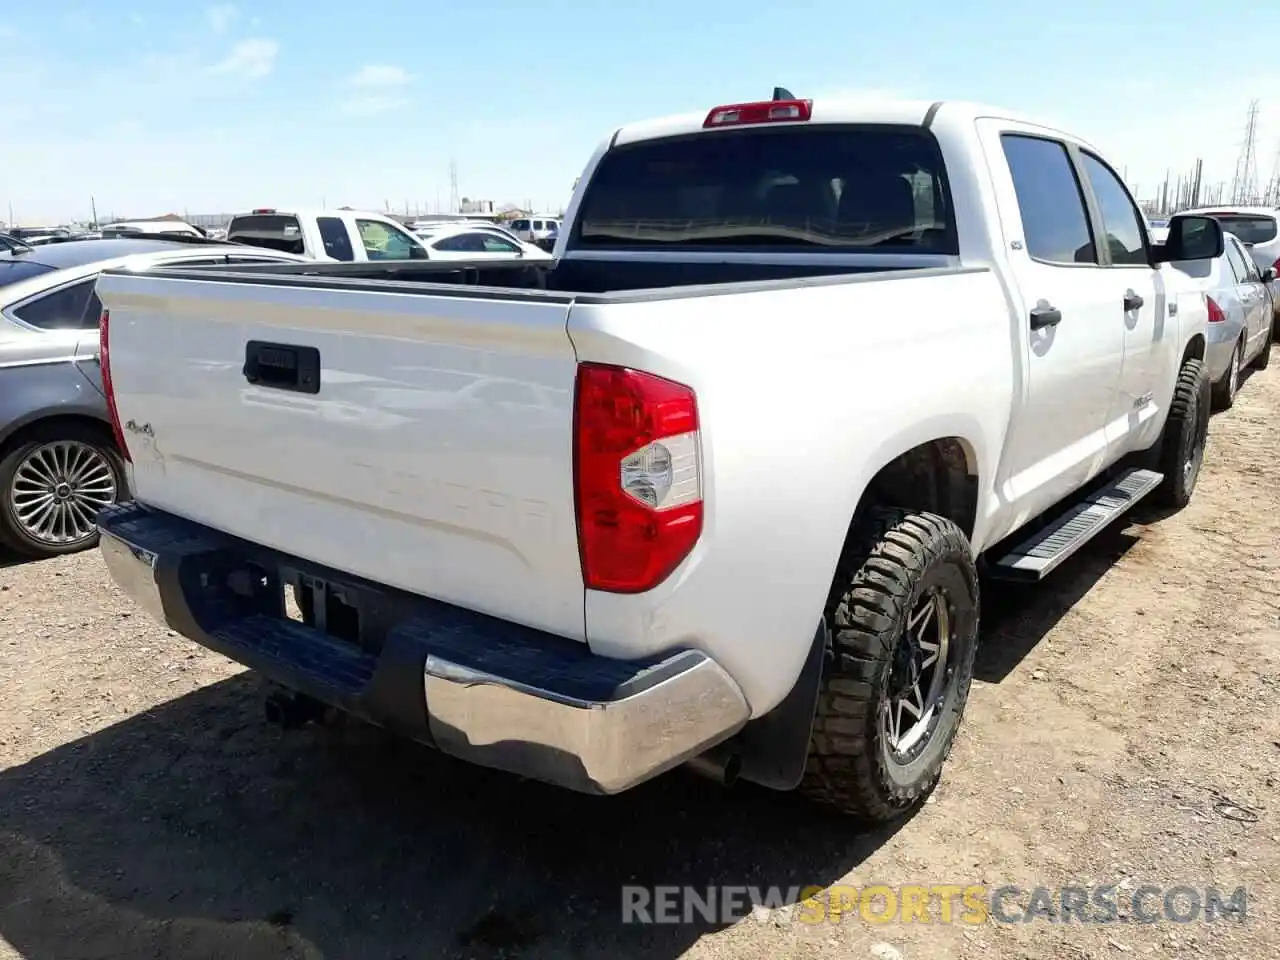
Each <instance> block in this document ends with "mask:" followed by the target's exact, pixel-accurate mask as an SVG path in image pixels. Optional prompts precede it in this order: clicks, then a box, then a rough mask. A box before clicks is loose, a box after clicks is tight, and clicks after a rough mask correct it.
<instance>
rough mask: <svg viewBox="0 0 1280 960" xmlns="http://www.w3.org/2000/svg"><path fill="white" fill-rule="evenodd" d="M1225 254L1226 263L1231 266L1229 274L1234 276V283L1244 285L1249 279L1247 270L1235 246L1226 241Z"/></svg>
mask: <svg viewBox="0 0 1280 960" xmlns="http://www.w3.org/2000/svg"><path fill="white" fill-rule="evenodd" d="M1224 249H1225V250H1226V253H1227V263H1228V264H1230V265H1231V272H1232V273H1233V274H1234V275H1235V281H1236V283H1245V282H1246V281H1248V279H1249V268H1248V267H1246V266H1245V265H1244V260H1243V259H1242V258H1241V256H1240V251H1239V249H1237V248H1236V245H1235V244H1234V243H1232V242H1231V241H1230V240H1228V241H1227V242H1226V244H1225V246H1224Z"/></svg>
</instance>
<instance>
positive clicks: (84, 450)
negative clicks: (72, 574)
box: [0, 424, 127, 557]
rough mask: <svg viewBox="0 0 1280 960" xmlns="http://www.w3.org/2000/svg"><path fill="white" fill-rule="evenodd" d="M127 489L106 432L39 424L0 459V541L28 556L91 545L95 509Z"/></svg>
mask: <svg viewBox="0 0 1280 960" xmlns="http://www.w3.org/2000/svg"><path fill="white" fill-rule="evenodd" d="M125 490H126V484H125V476H124V466H123V464H122V462H121V460H120V457H119V455H118V454H117V453H116V451H115V448H114V446H113V445H112V444H111V442H110V441H109V440H107V439H106V437H105V436H104V435H102V434H100V433H99V432H98V431H96V430H93V429H91V428H87V427H84V426H81V425H78V424H75V425H55V426H50V427H48V428H40V429H38V430H36V431H33V432H32V433H31V434H28V435H27V436H25V437H24V438H23V439H22V440H21V441H19V442H18V443H17V444H16V445H15V446H14V447H12V448H11V449H10V450H9V451H8V452H7V453H6V454H5V455H4V457H3V458H0V540H2V541H3V542H4V543H5V544H6V545H7V546H9V547H11V548H12V549H14V550H16V551H18V552H19V553H21V554H25V555H27V556H31V557H53V556H59V555H61V554H66V553H76V552H78V551H80V550H84V549H87V548H89V547H92V546H95V545H96V544H97V542H98V528H97V523H96V520H97V515H98V512H99V511H101V510H102V509H104V508H105V507H109V506H111V505H112V504H113V503H116V502H117V501H119V500H123V499H127V493H126V492H125Z"/></svg>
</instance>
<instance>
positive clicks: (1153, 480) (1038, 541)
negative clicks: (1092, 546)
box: [990, 469, 1164, 581]
mask: <svg viewBox="0 0 1280 960" xmlns="http://www.w3.org/2000/svg"><path fill="white" fill-rule="evenodd" d="M1163 479H1164V475H1163V474H1159V473H1156V472H1155V471H1154V470H1138V469H1134V470H1126V471H1125V472H1124V473H1123V474H1121V475H1120V476H1119V477H1118V478H1117V479H1116V480H1115V481H1114V482H1113V483H1110V484H1108V485H1107V486H1105V487H1103V488H1102V489H1100V490H1098V491H1096V492H1094V493H1093V494H1091V495H1090V496H1088V497H1086V498H1085V499H1084V500H1082V501H1081V502H1080V503H1078V504H1076V505H1075V506H1073V507H1071V508H1070V509H1069V510H1067V512H1066V513H1064V514H1063V515H1062V516H1060V517H1058V518H1057V519H1055V520H1053V521H1052V522H1051V523H1049V524H1048V526H1046V527H1044V528H1043V529H1041V530H1037V531H1036V532H1035V533H1034V534H1032V535H1031V536H1030V537H1028V538H1027V539H1026V540H1024V541H1023V542H1022V543H1020V544H1018V546H1016V547H1015V548H1014V549H1013V550H1012V551H1010V552H1009V554H1008V555H1006V556H1004V557H1001V558H1000V559H999V560H997V561H996V562H995V563H993V564H992V565H991V571H990V572H991V576H993V577H995V578H996V579H999V580H1028V581H1033V580H1040V579H1042V578H1044V577H1045V576H1047V575H1048V574H1049V572H1050V571H1052V570H1053V569H1054V568H1055V567H1057V566H1058V565H1059V564H1060V563H1062V562H1063V561H1064V560H1066V559H1067V558H1068V557H1070V556H1071V555H1072V554H1073V553H1075V552H1076V551H1077V550H1079V549H1080V548H1081V547H1083V546H1084V545H1085V544H1086V543H1088V542H1089V541H1090V540H1092V539H1093V538H1094V537H1095V536H1097V535H1098V534H1099V533H1101V532H1102V531H1103V530H1105V529H1106V528H1107V527H1108V526H1110V525H1111V523H1112V521H1114V520H1115V519H1116V518H1117V517H1119V516H1120V514H1122V513H1124V512H1125V511H1126V510H1128V509H1129V508H1130V507H1132V506H1133V505H1134V504H1135V503H1137V502H1138V501H1139V500H1141V499H1142V498H1143V497H1145V496H1146V495H1147V494H1148V493H1150V492H1151V491H1152V490H1154V489H1155V488H1156V487H1158V486H1160V481H1161V480H1163Z"/></svg>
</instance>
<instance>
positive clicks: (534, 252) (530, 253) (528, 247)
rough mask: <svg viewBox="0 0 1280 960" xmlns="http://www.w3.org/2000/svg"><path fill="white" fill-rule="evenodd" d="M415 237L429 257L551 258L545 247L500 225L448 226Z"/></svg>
mask: <svg viewBox="0 0 1280 960" xmlns="http://www.w3.org/2000/svg"><path fill="white" fill-rule="evenodd" d="M418 236H419V238H420V239H421V240H422V242H423V243H425V244H426V246H427V256H428V257H429V258H430V259H432V260H512V259H525V260H550V259H551V254H549V253H547V252H546V251H545V250H543V249H541V248H539V247H535V246H534V245H533V244H531V243H525V242H523V241H521V240H518V239H516V238H515V237H513V236H511V235H510V234H509V233H508V232H507V231H506V230H503V229H502V228H501V227H476V226H458V225H452V226H448V227H443V228H441V229H439V230H433V231H423V232H420V233H419V234H418Z"/></svg>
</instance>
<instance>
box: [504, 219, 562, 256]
mask: <svg viewBox="0 0 1280 960" xmlns="http://www.w3.org/2000/svg"><path fill="white" fill-rule="evenodd" d="M511 230H512V232H513V233H514V234H515V235H516V236H517V237H519V238H520V239H521V240H522V241H524V242H525V243H531V244H534V245H535V246H537V247H538V248H539V249H550V248H551V247H554V246H555V242H556V238H558V237H559V236H560V221H559V220H558V219H556V218H555V217H533V218H528V217H521V218H519V219H517V220H512V221H511Z"/></svg>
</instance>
